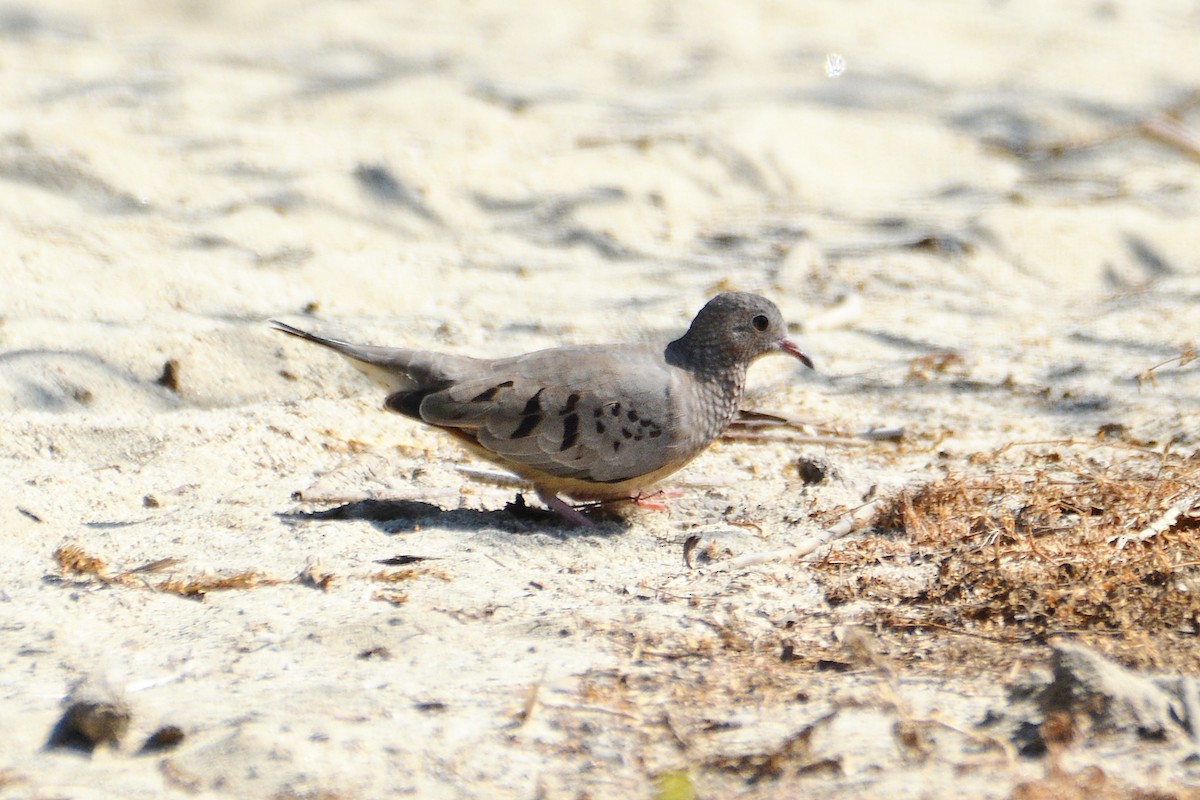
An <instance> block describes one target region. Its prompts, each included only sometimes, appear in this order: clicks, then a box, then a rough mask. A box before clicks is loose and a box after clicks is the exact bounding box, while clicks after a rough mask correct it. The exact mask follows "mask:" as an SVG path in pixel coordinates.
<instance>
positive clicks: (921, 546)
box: [816, 450, 1200, 669]
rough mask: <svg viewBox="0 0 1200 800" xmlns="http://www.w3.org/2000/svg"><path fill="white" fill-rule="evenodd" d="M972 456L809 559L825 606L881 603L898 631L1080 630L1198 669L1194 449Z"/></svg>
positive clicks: (1144, 660)
mask: <svg viewBox="0 0 1200 800" xmlns="http://www.w3.org/2000/svg"><path fill="white" fill-rule="evenodd" d="M1130 452H1132V453H1133V454H1132V455H1130ZM976 461H977V465H982V466H983V471H982V474H972V475H964V474H953V473H952V474H950V475H947V476H946V477H945V478H942V479H940V480H937V481H934V482H932V483H929V484H926V485H923V486H920V487H917V488H914V489H910V490H906V491H903V492H901V493H900V494H898V495H896V496H895V497H893V498H891V499H890V500H889V501H887V502H886V503H885V504H884V507H883V508H882V510H881V512H880V515H879V517H878V518H877V525H876V529H875V530H876V532H875V534H874V535H871V536H868V537H866V538H863V539H860V540H857V541H853V542H847V543H846V544H845V545H844V546H842V547H839V548H837V549H836V551H834V552H832V553H831V554H830V555H829V556H828V557H826V558H825V559H824V560H823V561H821V562H820V563H818V564H817V565H816V567H817V569H818V571H819V575H820V576H821V580H822V582H823V583H824V584H825V588H826V591H827V596H828V598H829V600H830V602H832V603H834V604H839V603H845V602H850V601H859V600H867V601H871V602H874V603H877V604H878V605H877V607H876V612H877V617H876V620H875V621H876V622H881V623H884V624H885V626H890V627H893V628H897V629H912V628H947V629H950V630H953V631H959V632H964V633H974V634H984V635H989V636H994V637H997V638H1003V639H1005V640H1010V641H1038V640H1041V639H1043V638H1045V637H1047V636H1050V635H1054V634H1078V635H1080V637H1081V638H1083V639H1085V640H1087V641H1089V643H1091V644H1094V645H1096V646H1099V647H1101V648H1102V649H1105V650H1108V651H1110V652H1115V653H1116V654H1118V655H1120V656H1122V657H1123V659H1124V660H1126V661H1127V662H1131V663H1135V664H1139V665H1142V666H1159V667H1161V666H1168V665H1169V666H1173V667H1176V668H1193V669H1194V668H1196V667H1197V666H1200V651H1198V650H1197V648H1196V647H1195V637H1196V636H1197V634H1200V454H1193V455H1192V456H1191V457H1188V458H1182V457H1173V456H1164V455H1152V454H1149V453H1146V452H1145V451H1126V452H1124V453H1123V455H1122V457H1121V458H1120V459H1117V460H1113V461H1112V462H1110V463H1100V462H1098V461H1096V460H1094V459H1092V458H1088V457H1086V456H1084V455H1081V454H1079V453H1075V452H1072V451H1070V450H1068V451H1066V452H1065V453H1064V452H1059V451H1055V452H1049V453H1041V454H1030V455H1029V457H1028V458H1027V459H1026V464H1025V465H1023V466H1022V467H1020V468H1018V469H1015V470H1014V469H1011V467H1008V468H1002V467H1001V465H1000V463H999V460H998V459H986V458H985V459H977V460H976ZM901 537H902V538H901ZM922 567H924V569H922ZM889 568H890V569H889ZM909 573H911V574H920V575H921V576H922V577H921V578H920V579H918V580H912V579H907V580H906V579H900V578H901V576H905V575H906V574H909Z"/></svg>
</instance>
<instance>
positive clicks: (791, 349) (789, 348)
mask: <svg viewBox="0 0 1200 800" xmlns="http://www.w3.org/2000/svg"><path fill="white" fill-rule="evenodd" d="M776 346H777V347H778V348H779V352H781V353H787V354H788V355H789V356H795V357H796V358H798V359H800V363H801V364H803V365H804V366H806V367H808V368H809V369H814V367H813V363H812V359H811V358H809V357H808V356H807V355H805V354H804V351H803V350H801V349H800V348H799V347H797V346H796V343H795V342H793V341H792V340H791V339H780V340H779V341H778V342H776Z"/></svg>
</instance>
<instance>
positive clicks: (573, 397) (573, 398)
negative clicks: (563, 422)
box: [558, 392, 579, 416]
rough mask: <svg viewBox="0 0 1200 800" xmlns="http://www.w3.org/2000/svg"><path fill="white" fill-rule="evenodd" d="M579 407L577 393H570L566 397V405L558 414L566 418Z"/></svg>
mask: <svg viewBox="0 0 1200 800" xmlns="http://www.w3.org/2000/svg"><path fill="white" fill-rule="evenodd" d="M577 405H579V392H571V394H570V396H568V397H567V404H566V405H565V406H563V410H562V411H560V412H558V413H559V414H560V415H562V416H566V415H567V414H570V413H571V412H572V411H574V410H575V406H577Z"/></svg>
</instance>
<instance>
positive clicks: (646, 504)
mask: <svg viewBox="0 0 1200 800" xmlns="http://www.w3.org/2000/svg"><path fill="white" fill-rule="evenodd" d="M669 497H683V490H681V489H659V490H657V491H654V492H638V493H636V494H631V495H630V496H629V500H630V501H631V502H632V503H633V504H634V505H635V506H637V507H638V508H649V509H651V510H653V511H670V510H671V507H670V506H669V505H667V502H666V501H667V498H669Z"/></svg>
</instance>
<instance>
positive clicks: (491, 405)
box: [270, 292, 813, 527]
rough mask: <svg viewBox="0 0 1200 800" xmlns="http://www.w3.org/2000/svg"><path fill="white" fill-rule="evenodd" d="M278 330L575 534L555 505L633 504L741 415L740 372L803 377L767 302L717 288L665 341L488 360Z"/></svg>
mask: <svg viewBox="0 0 1200 800" xmlns="http://www.w3.org/2000/svg"><path fill="white" fill-rule="evenodd" d="M270 322H271V325H272V326H273V327H274V328H275V329H276V330H279V331H282V332H283V333H286V334H289V335H291V336H295V337H297V338H299V339H303V340H304V341H306V342H312V343H313V344H318V345H321V346H322V347H326V348H328V349H330V350H333V351H334V352H336V353H337V354H339V355H341V356H342V357H344V358H345V359H347V360H348V361H349V362H350V363H351V364H352V365H354V366H355V367H357V368H358V369H359V370H361V371H362V372H363V373H365V374H366V375H367V376H368V377H369V378H371V379H372V380H373V381H374V382H376V383H377V384H379V385H381V386H383V387H384V388H385V389H386V390H387V391H388V395H387V398H386V399H385V400H384V407H385V408H386V409H388V410H390V411H394V412H396V413H398V414H401V415H403V416H405V417H410V418H412V419H414V420H418V421H420V422H423V423H425V424H427V425H431V426H433V427H435V428H439V429H441V430H443V431H445V432H446V433H448V434H450V435H451V436H453V437H454V438H455V439H457V440H458V441H459V442H460V443H461V444H462V445H464V446H465V447H466V448H467V449H468V450H470V451H472V452H474V453H475V454H477V455H479V456H481V457H482V458H484V459H487V460H489V461H491V462H493V463H495V464H498V465H500V466H502V467H505V468H507V469H509V470H511V471H512V472H515V473H516V474H517V475H518V476H520V477H521V478H523V479H525V480H526V481H528V482H529V483H531V484H533V487H534V489H535V490H536V492H537V495H538V497H539V499H541V501H542V502H543V503H545V504H546V506H548V507H549V508H550V509H551V510H553V511H555V512H557V513H558V514H559V515H560V516H561V517H562V518H563V519H564V520H566V521H567V522H568V523H571V524H573V525H582V526H589V527H590V526H592V525H593V523H592V521H591V520H589V519H588V518H587V517H586V516H584V515H583V514H582V513H581V512H580V511H579V510H578V509H576V508H575V507H573V506H572V505H570V504H569V503H567V502H566V501H565V500H563V496H566V497H568V498H571V499H573V500H579V501H588V500H609V499H614V498H630V497H632V498H635V499H636V498H637V497H638V496H639V495H640V494H641V493H642V492H643V491H644V490H645V489H648V488H649V487H652V486H654V485H655V484H657V483H658V482H660V481H661V480H662V479H663V478H666V477H667V476H668V475H670V474H672V473H674V472H676V471H677V470H679V469H680V468H682V467H683V466H684V465H685V464H687V463H688V462H690V461H691V460H692V459H694V458H695V457H696V456H698V455H699V454H700V453H702V452H703V451H704V450H705V449H706V448H707V447H708V446H709V444H711V443H712V441H713V440H714V439H716V438H717V437H718V436H720V435H721V434H722V432H724V430H725V428H726V427H727V426H728V425H729V423H730V422H732V421H733V418H734V416H736V415H737V413H738V409H739V406H740V404H741V401H742V394H743V392H744V390H745V386H746V371H747V369H748V367H749V366H750V364H751V363H752V362H753V361H755V360H756V359H758V358H759V357H760V356H764V355H767V354H769V353H783V354H786V355H790V356H793V357H794V358H797V359H799V360H800V362H801V363H803V364H804V365H805V366H807V367H808V368H809V369H812V367H813V363H812V360H811V359H810V358H809V357H808V356H807V355H805V353H804V352H803V351H802V350H801V349H800V348H799V347H798V346H797V345H796V344H795V343H794V342H793V341H792V340H791V339H789V338H788V336H787V326H786V324H785V323H784V321H783V316H782V315H781V314H780V312H779V309H778V307H776V305H775V304H774V303H772V302H771V301H770V300H767V299H766V298H764V297H760V296H758V295H755V294H750V293H747V292H724V293H722V294H718V295H716V296H715V297H713V298H712V299H711V300H709V301H708V303H707V304H706V305H705V306H704V307H703V308H702V309H700V312H699V313H698V314H696V317H695V319H693V320H692V324H691V326H690V327H689V328H688V330H687V332H686V333H684V334H683V335H682V336H680V337H679V338H678V339H675V340H673V341H671V342H667V343H662V342H659V343H636V344H604V345H572V346H567V347H554V348H550V349H547V350H538V351H536V352H533V353H527V354H525V355H519V356H512V357H509V358H498V359H484V358H473V357H471V356H463V355H451V354H447V353H436V352H430V351H426V350H410V349H407V348H396V347H378V346H374V345H361V344H352V343H350V342H345V341H340V340H338V339H328V338H325V337H323V336H318V335H316V334H313V333H309V332H308V331H304V330H301V329H299V328H296V327H293V326H291V325H288V324H286V323H284V322H280V321H278V320H271V321H270Z"/></svg>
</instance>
